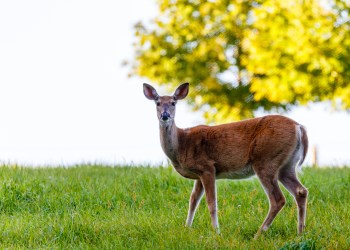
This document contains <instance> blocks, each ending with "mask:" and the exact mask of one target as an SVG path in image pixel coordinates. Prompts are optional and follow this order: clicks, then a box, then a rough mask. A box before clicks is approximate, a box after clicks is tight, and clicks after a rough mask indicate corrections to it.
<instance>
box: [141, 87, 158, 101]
mask: <svg viewBox="0 0 350 250" xmlns="http://www.w3.org/2000/svg"><path fill="white" fill-rule="evenodd" d="M143 93H144V95H145V96H146V97H147V99H149V100H153V101H154V100H156V99H158V93H157V91H156V90H155V89H154V88H153V87H152V86H151V85H149V84H147V83H144V84H143Z"/></svg>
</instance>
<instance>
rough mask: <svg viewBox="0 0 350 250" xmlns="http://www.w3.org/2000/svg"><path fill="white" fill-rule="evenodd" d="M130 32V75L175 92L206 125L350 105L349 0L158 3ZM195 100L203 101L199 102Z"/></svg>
mask: <svg viewBox="0 0 350 250" xmlns="http://www.w3.org/2000/svg"><path fill="white" fill-rule="evenodd" d="M158 4H159V16H157V17H155V20H154V21H153V22H152V23H151V25H150V26H148V28H145V27H144V26H143V25H140V24H139V25H137V26H136V27H135V36H136V37H137V42H136V44H135V49H136V57H135V61H134V64H133V68H134V73H135V74H138V75H140V76H143V77H147V78H149V79H150V80H151V81H152V82H155V83H158V84H168V85H172V86H173V87H176V86H177V85H178V84H179V83H182V82H190V84H191V89H192V91H190V95H189V99H188V100H189V103H190V104H191V105H193V107H194V108H195V109H201V108H203V110H204V113H205V117H206V118H207V120H208V122H210V121H213V120H215V121H216V122H218V121H227V120H232V119H240V118H244V117H251V116H253V114H254V111H256V110H257V109H259V108H263V109H265V110H271V109H285V108H287V107H289V106H290V105H298V104H307V103H308V102H309V101H322V100H332V101H333V102H334V103H335V104H337V107H339V108H342V109H349V108H350V95H349V92H350V87H349V82H350V49H349V48H350V24H349V9H350V7H349V5H347V4H346V1H329V2H327V1H316V0H315V1H313V0H308V1H295V0H267V1H239V0H236V1H232V0H221V1H204V0H181V1H180V0H177V1H176V0H173V1H169V0H167V1H166V0H159V1H158ZM198 96H200V97H198Z"/></svg>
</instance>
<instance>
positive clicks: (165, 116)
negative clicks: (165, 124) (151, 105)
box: [160, 111, 170, 121]
mask: <svg viewBox="0 0 350 250" xmlns="http://www.w3.org/2000/svg"><path fill="white" fill-rule="evenodd" d="M160 119H161V120H162V121H167V120H169V119H170V114H169V113H168V112H166V111H165V112H163V113H161V114H160Z"/></svg>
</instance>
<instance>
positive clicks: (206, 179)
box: [200, 172, 220, 234]
mask: <svg viewBox="0 0 350 250" xmlns="http://www.w3.org/2000/svg"><path fill="white" fill-rule="evenodd" d="M200 180H201V182H202V184H203V187H204V190H205V197H206V200H207V204H208V208H209V212H210V217H211V222H212V224H213V227H214V229H215V230H216V232H217V233H218V234H219V233H220V230H219V222H218V211H217V201H216V185H215V173H213V172H206V173H204V174H203V175H202V176H201V177H200Z"/></svg>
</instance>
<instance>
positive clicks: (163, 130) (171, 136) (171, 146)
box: [159, 121, 180, 164]
mask: <svg viewBox="0 0 350 250" xmlns="http://www.w3.org/2000/svg"><path fill="white" fill-rule="evenodd" d="M159 129H160V143H161V145H162V148H163V151H164V153H165V154H166V155H167V156H168V158H169V159H170V160H171V161H172V162H173V163H174V164H176V163H177V162H178V158H177V155H178V147H179V140H178V135H179V132H180V129H179V128H178V127H176V124H175V122H174V121H172V122H170V123H169V124H165V125H162V124H160V125H159Z"/></svg>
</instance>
